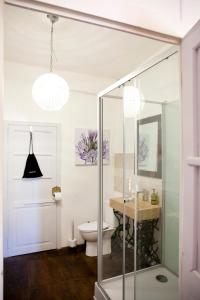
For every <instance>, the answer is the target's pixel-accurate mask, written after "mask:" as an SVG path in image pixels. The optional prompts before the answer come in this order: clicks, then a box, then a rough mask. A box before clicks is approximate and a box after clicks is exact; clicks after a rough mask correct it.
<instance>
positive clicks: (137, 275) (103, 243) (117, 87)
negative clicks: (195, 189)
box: [95, 48, 180, 300]
mask: <svg viewBox="0 0 200 300" xmlns="http://www.w3.org/2000/svg"><path fill="white" fill-rule="evenodd" d="M178 61H179V53H178V51H177V50H174V48H173V50H171V51H169V53H168V54H166V55H165V56H163V57H162V59H160V60H158V61H157V62H156V63H154V64H152V65H151V66H149V67H148V68H144V69H141V70H140V71H138V72H135V73H132V74H130V75H128V76H127V77H126V78H124V79H122V80H120V81H118V82H116V83H115V84H114V85H112V86H111V87H109V88H108V89H106V90H105V91H103V92H102V93H101V94H100V96H99V99H98V101H99V212H98V213H99V221H98V223H99V224H98V282H97V283H96V286H95V299H97V300H103V299H111V300H133V299H134V300H151V299H152V300H178V273H179V159H180V97H179V71H178V70H179V64H178ZM133 102H134V103H133ZM105 222H106V224H108V225H109V227H111V228H112V229H113V231H112V237H111V250H110V252H108V247H107V246H108V242H109V241H108V239H107V235H106V230H105V228H104V229H103V224H104V223H105ZM105 250H106V251H105Z"/></svg>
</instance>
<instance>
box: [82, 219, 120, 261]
mask: <svg viewBox="0 0 200 300" xmlns="http://www.w3.org/2000/svg"><path fill="white" fill-rule="evenodd" d="M97 226H98V225H97V222H96V221H94V222H87V223H83V224H81V225H79V226H78V229H79V231H80V233H81V236H82V238H83V239H84V240H85V241H86V253H85V254H86V255H87V256H97ZM114 230H115V228H113V227H109V225H108V224H106V223H105V222H103V255H105V254H110V253H111V236H112V234H113V232H114Z"/></svg>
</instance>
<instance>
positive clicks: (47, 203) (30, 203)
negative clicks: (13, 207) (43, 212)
mask: <svg viewBox="0 0 200 300" xmlns="http://www.w3.org/2000/svg"><path fill="white" fill-rule="evenodd" d="M36 204H39V205H41V204H42V205H49V204H55V201H48V202H25V203H24V205H25V206H31V205H36Z"/></svg>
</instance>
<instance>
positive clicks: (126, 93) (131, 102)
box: [123, 86, 141, 118]
mask: <svg viewBox="0 0 200 300" xmlns="http://www.w3.org/2000/svg"><path fill="white" fill-rule="evenodd" d="M123 105H124V116H125V118H133V117H135V116H136V115H137V114H138V113H139V111H140V109H141V99H140V92H139V89H138V88H136V87H135V86H125V87H124V90H123Z"/></svg>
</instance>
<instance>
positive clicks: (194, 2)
mask: <svg viewBox="0 0 200 300" xmlns="http://www.w3.org/2000/svg"><path fill="white" fill-rule="evenodd" d="M35 1H38V2H43V3H45V4H46V3H50V4H53V5H59V6H62V7H65V8H68V9H73V10H76V11H79V12H83V13H88V14H92V15H95V16H99V17H104V18H108V19H111V20H116V21H120V22H124V23H127V24H131V25H135V26H140V27H143V28H147V29H151V30H154V31H158V32H162V33H166V34H170V35H175V36H178V37H183V36H184V35H185V34H186V33H187V32H188V31H189V30H190V29H191V28H192V26H193V25H194V24H195V23H196V22H197V21H198V20H199V19H200V0H101V1H95V0H93V1H91V0H84V1H83V0H76V1H74V0H35Z"/></svg>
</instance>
